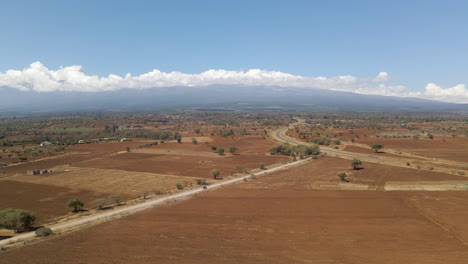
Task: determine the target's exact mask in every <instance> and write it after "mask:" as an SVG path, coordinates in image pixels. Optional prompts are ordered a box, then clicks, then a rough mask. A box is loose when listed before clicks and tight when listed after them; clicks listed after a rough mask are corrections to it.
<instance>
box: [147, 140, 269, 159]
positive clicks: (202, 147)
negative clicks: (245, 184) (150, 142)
mask: <svg viewBox="0 0 468 264" xmlns="http://www.w3.org/2000/svg"><path fill="white" fill-rule="evenodd" d="M184 139H188V140H191V138H190V137H188V138H184ZM205 142H208V141H206V140H205ZM274 145H275V142H273V141H271V140H268V139H264V138H262V137H259V136H228V137H222V136H213V137H212V140H210V141H209V142H208V144H205V143H203V142H202V141H199V143H198V144H192V143H191V141H190V142H187V143H181V144H178V143H176V142H170V143H164V144H159V145H157V146H153V147H151V148H150V149H154V148H155V149H164V150H191V151H199V152H213V153H214V151H212V150H211V148H210V147H211V146H216V147H218V148H219V147H222V148H224V150H225V153H228V150H229V147H231V146H236V147H237V148H238V150H237V152H236V153H237V154H244V155H247V154H248V155H265V153H266V151H267V150H268V149H270V148H272V147H273V146H274Z"/></svg>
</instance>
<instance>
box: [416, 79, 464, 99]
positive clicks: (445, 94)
mask: <svg viewBox="0 0 468 264" xmlns="http://www.w3.org/2000/svg"><path fill="white" fill-rule="evenodd" d="M411 94H412V95H413V96H415V97H421V98H425V99H431V100H437V101H443V102H452V103H463V104H468V89H467V88H466V87H465V85H464V84H459V85H455V86H453V87H450V88H445V89H444V88H442V87H440V86H437V85H435V84H433V83H428V84H427V85H426V89H425V91H424V92H422V93H411Z"/></svg>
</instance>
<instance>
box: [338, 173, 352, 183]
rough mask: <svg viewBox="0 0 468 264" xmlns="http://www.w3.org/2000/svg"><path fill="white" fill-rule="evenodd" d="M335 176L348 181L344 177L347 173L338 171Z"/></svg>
mask: <svg viewBox="0 0 468 264" xmlns="http://www.w3.org/2000/svg"><path fill="white" fill-rule="evenodd" d="M337 176H338V177H339V178H340V181H343V182H349V181H348V180H347V179H346V177H347V176H348V175H346V173H344V172H340V173H338V175H337Z"/></svg>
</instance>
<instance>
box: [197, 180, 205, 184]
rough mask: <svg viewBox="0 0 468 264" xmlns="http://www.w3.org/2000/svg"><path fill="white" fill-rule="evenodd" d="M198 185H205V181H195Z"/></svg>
mask: <svg viewBox="0 0 468 264" xmlns="http://www.w3.org/2000/svg"><path fill="white" fill-rule="evenodd" d="M197 184H198V185H206V179H197Z"/></svg>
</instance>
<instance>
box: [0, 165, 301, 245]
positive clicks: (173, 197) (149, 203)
mask: <svg viewBox="0 0 468 264" xmlns="http://www.w3.org/2000/svg"><path fill="white" fill-rule="evenodd" d="M307 161H310V159H304V160H300V161H296V162H293V163H289V164H285V165H281V166H278V167H275V168H272V169H269V170H264V171H261V172H257V173H254V174H253V175H255V176H260V175H265V174H269V173H272V172H276V171H278V170H282V169H285V168H289V167H292V166H296V165H299V164H302V163H304V162H307ZM248 177H249V176H245V177H240V178H236V179H232V180H228V181H224V182H220V183H217V184H213V185H210V186H209V189H210V190H211V189H215V188H219V187H222V186H225V185H228V184H232V183H235V182H240V181H244V180H245V179H247V178H248ZM204 191H205V190H203V189H202V188H198V189H194V190H190V191H185V192H182V193H178V194H175V195H170V196H167V197H164V198H160V199H155V200H149V201H147V202H143V203H140V204H136V205H132V206H129V207H125V208H121V209H117V210H113V211H111V212H107V213H102V214H98V215H94V216H90V217H87V218H83V219H78V220H73V221H70V222H66V223H63V224H58V225H52V226H49V227H50V228H51V229H52V230H53V231H56V232H57V231H62V232H63V231H64V230H67V229H69V228H72V227H76V226H80V225H84V224H90V223H92V222H98V221H103V220H111V219H112V218H113V217H116V216H121V215H126V214H131V213H135V212H138V211H141V210H144V209H147V208H150V207H153V206H156V205H161V204H165V203H167V202H170V201H173V200H176V199H182V198H187V197H190V196H193V195H196V194H199V193H201V192H204ZM34 237H35V233H34V232H29V233H25V234H22V235H19V236H15V237H12V238H9V239H4V240H1V241H0V245H8V244H12V243H15V242H18V241H22V240H26V239H31V238H34Z"/></svg>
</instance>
